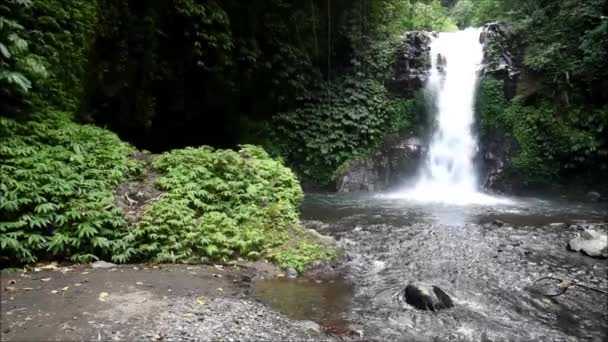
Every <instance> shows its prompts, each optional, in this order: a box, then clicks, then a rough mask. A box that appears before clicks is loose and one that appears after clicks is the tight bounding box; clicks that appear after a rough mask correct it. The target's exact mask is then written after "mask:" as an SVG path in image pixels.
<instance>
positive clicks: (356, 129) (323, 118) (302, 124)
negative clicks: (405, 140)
mask: <svg viewBox="0 0 608 342" xmlns="http://www.w3.org/2000/svg"><path fill="white" fill-rule="evenodd" d="M330 94H331V95H330V97H329V98H327V99H324V98H323V97H322V96H319V97H318V100H317V101H316V102H315V101H314V100H312V101H310V102H308V103H306V104H305V105H303V106H302V107H300V108H298V109H297V110H295V111H293V112H289V113H284V114H281V115H279V116H277V117H276V123H275V125H276V127H277V129H276V130H277V131H276V134H277V135H276V141H277V146H279V148H280V150H281V152H282V154H283V155H284V156H285V157H286V158H287V160H289V161H291V162H292V165H293V166H294V167H295V169H296V170H297V171H298V172H299V173H300V175H301V176H302V177H303V178H304V179H306V180H311V181H313V182H315V183H316V184H321V185H323V184H325V183H327V182H328V181H330V180H331V178H332V176H333V174H334V172H335V170H336V169H337V168H338V166H340V165H342V164H343V163H344V162H345V161H347V160H350V159H353V158H356V157H358V156H361V155H364V154H366V153H367V152H369V150H370V149H372V148H374V147H377V146H378V145H380V144H381V143H382V141H383V139H385V138H386V137H387V136H390V135H394V134H397V133H398V132H399V130H401V129H403V128H405V127H408V126H409V125H410V124H411V120H412V118H413V116H414V115H413V113H412V108H413V105H412V104H413V102H412V100H404V99H402V98H391V97H390V96H389V95H387V94H386V91H385V89H384V87H383V86H382V85H381V84H380V83H379V82H377V81H374V80H367V81H363V82H357V81H354V80H353V79H346V80H345V81H343V82H342V83H340V84H337V85H335V86H333V87H332V88H331V91H330Z"/></svg>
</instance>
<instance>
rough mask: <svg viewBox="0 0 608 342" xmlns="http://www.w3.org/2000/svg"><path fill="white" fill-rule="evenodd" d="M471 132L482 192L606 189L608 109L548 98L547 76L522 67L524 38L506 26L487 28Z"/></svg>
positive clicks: (525, 50)
mask: <svg viewBox="0 0 608 342" xmlns="http://www.w3.org/2000/svg"><path fill="white" fill-rule="evenodd" d="M481 40H482V42H483V44H484V69H483V75H482V77H481V79H480V85H479V92H478V98H477V126H478V127H477V129H478V133H479V146H480V154H479V159H480V165H481V169H482V178H483V179H484V186H485V188H486V189H487V190H489V191H496V192H520V191H523V190H531V189H545V190H546V189H548V188H549V187H550V188H551V189H552V190H557V191H561V190H568V191H576V192H581V193H584V192H586V191H589V190H599V189H602V188H603V187H606V182H605V180H604V179H603V177H602V173H605V172H606V171H608V169H607V162H608V158H607V157H608V140H607V139H606V135H605V130H606V129H607V128H608V108H607V107H606V106H604V107H601V106H599V107H598V106H597V105H592V104H587V103H576V104H574V103H562V102H561V101H560V100H559V99H558V98H553V97H551V96H548V95H547V94H548V93H549V92H548V90H547V87H549V86H548V85H547V82H546V76H545V75H544V74H543V73H539V72H535V71H534V70H533V69H532V68H531V67H530V66H528V65H527V64H526V62H525V60H526V58H527V46H526V45H525V44H524V43H523V41H524V40H523V37H522V36H521V35H520V34H519V33H518V32H517V31H516V30H514V29H513V28H512V27H511V26H509V25H507V24H499V23H492V24H488V25H486V26H485V28H484V31H483V33H482V36H481Z"/></svg>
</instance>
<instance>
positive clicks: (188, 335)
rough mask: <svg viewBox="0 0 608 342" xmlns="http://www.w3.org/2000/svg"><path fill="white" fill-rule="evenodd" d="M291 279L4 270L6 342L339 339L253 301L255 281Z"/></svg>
mask: <svg viewBox="0 0 608 342" xmlns="http://www.w3.org/2000/svg"><path fill="white" fill-rule="evenodd" d="M286 276H287V275H286V274H284V273H283V272H281V270H280V269H278V268H277V267H275V266H274V265H272V264H269V263H264V262H255V263H239V264H232V265H147V264H137V265H107V267H105V268H93V267H92V266H91V265H58V264H56V263H51V264H44V265H42V264H41V265H38V266H36V267H32V268H28V269H25V270H22V271H18V272H7V271H3V272H2V273H1V293H2V300H1V304H2V305H1V308H2V309H1V310H2V311H1V313H2V321H1V323H2V324H1V325H2V331H1V332H0V333H1V340H2V341H41V340H64V341H65V340H86V341H99V340H115V341H118V340H169V341H171V340H193V339H204V340H219V339H221V340H223V341H242V340H266V341H268V340H277V341H278V340H282V341H287V340H289V341H293V340H315V341H319V340H324V341H333V340H338V339H339V338H338V337H336V336H331V335H328V334H326V333H325V329H324V328H323V327H321V326H319V325H318V324H317V323H314V322H311V321H300V320H294V319H290V318H287V317H286V316H285V315H283V314H280V313H278V312H276V311H274V310H272V309H271V308H269V307H268V306H267V305H265V304H264V303H262V302H260V301H259V300H258V299H257V298H256V297H255V294H254V284H255V282H256V281H259V280H263V279H267V278H282V277H286ZM311 281H313V280H311Z"/></svg>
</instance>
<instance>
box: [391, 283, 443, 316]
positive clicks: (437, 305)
mask: <svg viewBox="0 0 608 342" xmlns="http://www.w3.org/2000/svg"><path fill="white" fill-rule="evenodd" d="M396 296H397V300H401V301H405V302H406V303H408V304H409V305H411V306H413V307H415V308H416V309H420V310H430V311H437V310H441V309H447V308H451V307H453V306H454V302H453V301H452V298H450V296H448V294H447V293H445V292H444V291H443V290H442V289H440V288H439V287H437V286H435V285H427V284H421V283H411V284H408V285H407V286H406V287H405V289H403V290H401V291H399V292H398V293H397V294H396Z"/></svg>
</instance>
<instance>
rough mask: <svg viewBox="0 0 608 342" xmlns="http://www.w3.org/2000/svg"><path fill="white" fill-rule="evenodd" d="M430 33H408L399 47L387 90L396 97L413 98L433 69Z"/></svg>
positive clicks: (387, 83) (387, 82)
mask: <svg viewBox="0 0 608 342" xmlns="http://www.w3.org/2000/svg"><path fill="white" fill-rule="evenodd" d="M431 37H432V33H430V32H408V33H406V34H405V36H404V38H403V43H402V44H401V46H400V47H399V50H398V55H397V61H396V63H395V66H394V74H393V77H392V78H390V79H389V80H387V81H386V88H387V89H388V90H389V92H391V93H393V94H394V95H399V96H404V97H411V96H413V95H414V93H415V92H416V90H418V89H420V88H422V87H423V86H424V83H425V82H426V80H427V78H428V76H429V70H430V69H431V47H430V44H431Z"/></svg>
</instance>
